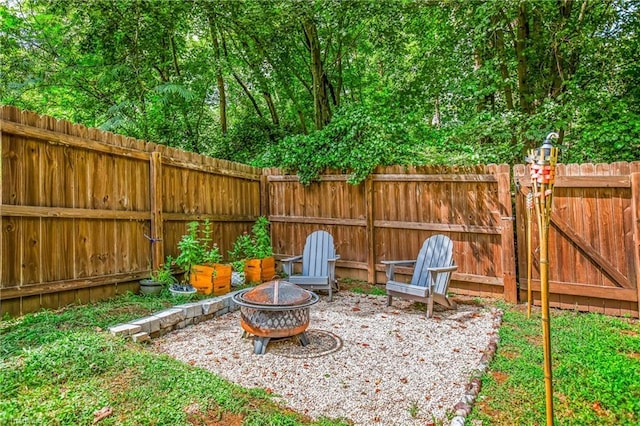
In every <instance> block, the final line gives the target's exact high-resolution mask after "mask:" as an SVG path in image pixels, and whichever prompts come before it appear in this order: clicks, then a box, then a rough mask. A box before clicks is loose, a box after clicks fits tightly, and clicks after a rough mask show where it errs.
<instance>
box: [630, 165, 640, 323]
mask: <svg viewBox="0 0 640 426" xmlns="http://www.w3.org/2000/svg"><path fill="white" fill-rule="evenodd" d="M631 218H632V222H631V223H632V224H633V225H632V228H633V230H632V232H633V261H634V263H635V268H634V269H635V271H636V290H637V292H638V318H640V172H632V173H631Z"/></svg>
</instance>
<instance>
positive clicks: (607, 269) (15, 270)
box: [0, 107, 640, 317]
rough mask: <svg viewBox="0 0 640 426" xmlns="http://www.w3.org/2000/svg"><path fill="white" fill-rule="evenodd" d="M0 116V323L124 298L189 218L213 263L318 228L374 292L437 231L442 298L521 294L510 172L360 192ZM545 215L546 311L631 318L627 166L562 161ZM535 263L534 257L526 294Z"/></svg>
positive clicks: (331, 180)
mask: <svg viewBox="0 0 640 426" xmlns="http://www.w3.org/2000/svg"><path fill="white" fill-rule="evenodd" d="M0 112H1V116H0V145H1V152H2V157H1V161H0V176H1V183H2V194H1V195H2V196H1V198H0V220H1V232H0V257H1V259H2V262H1V263H0V316H2V315H3V314H4V313H9V314H10V315H18V314H21V313H25V312H30V311H34V310H37V309H39V308H57V307H59V306H65V305H67V304H69V303H75V302H77V301H80V302H87V301H92V300H98V299H102V298H105V297H109V296H111V295H113V294H115V293H120V292H124V291H128V290H133V289H135V288H136V286H137V284H136V283H135V282H136V281H137V280H138V279H140V278H143V277H146V276H148V274H149V270H150V268H151V267H157V266H158V265H159V264H160V263H161V262H162V261H163V259H164V258H165V256H166V255H173V256H175V255H177V253H176V248H177V242H178V241H179V239H180V237H181V236H182V235H183V234H184V232H185V230H186V226H185V224H186V222H188V221H191V220H203V219H210V220H211V221H212V222H213V225H214V229H213V230H214V239H215V241H216V242H217V243H218V244H219V245H220V247H221V249H222V252H223V253H226V251H227V250H228V249H230V248H231V244H232V242H233V241H234V239H235V238H236V237H237V236H238V235H239V234H241V233H242V232H243V231H246V230H249V229H250V227H251V225H252V224H253V222H254V221H255V220H256V218H257V217H258V216H259V215H266V216H267V217H268V218H269V220H270V221H271V224H272V225H271V235H272V240H273V246H274V252H275V253H276V254H277V255H279V256H285V255H292V254H298V253H300V252H301V251H302V248H303V245H304V242H305V239H306V236H307V235H308V234H309V233H311V232H312V231H314V230H317V229H325V230H328V231H329V232H331V234H332V235H333V236H334V239H335V242H336V245H337V250H338V253H339V254H340V255H341V258H340V260H339V262H338V275H339V276H340V277H342V278H346V277H351V278H356V279H364V280H367V281H368V282H372V283H384V282H385V277H384V269H383V267H382V264H381V261H382V260H399V259H413V258H415V256H416V255H417V253H418V251H419V249H420V246H421V244H422V242H423V241H424V240H425V239H426V238H427V237H429V236H431V235H433V234H435V233H443V234H446V235H448V236H449V237H450V238H451V239H452V240H453V242H454V258H455V262H456V264H457V265H458V267H459V268H458V271H457V272H456V273H454V274H453V277H452V285H451V290H452V291H454V292H455V293H458V294H466V295H477V296H496V297H502V298H504V299H505V300H507V301H510V302H516V301H517V300H518V286H517V282H516V249H515V241H514V236H515V235H516V234H515V231H514V225H513V223H514V216H513V212H512V202H513V198H512V190H513V189H512V188H513V182H514V181H513V180H512V179H511V176H512V174H511V171H510V168H509V166H507V165H488V166H476V167H468V168H457V167H450V168H447V167H408V168H403V167H379V168H377V169H376V170H375V171H374V173H373V174H372V175H371V176H369V177H368V178H367V180H366V181H365V182H363V183H361V184H359V185H351V184H349V183H347V179H348V176H347V175H344V174H341V173H338V172H328V173H327V174H325V175H323V176H322V177H321V178H320V181H319V182H315V183H313V184H311V185H310V186H307V187H305V186H303V185H302V184H300V182H299V181H298V178H297V176H295V175H289V174H285V173H283V172H281V171H279V170H274V169H264V170H261V169H257V168H252V167H249V166H245V165H240V164H235V163H231V162H227V161H222V160H215V159H212V158H209V157H205V156H200V155H197V154H192V153H187V152H183V151H179V150H176V149H172V148H168V147H165V146H162V145H156V144H153V143H148V142H144V141H139V140H135V139H131V138H126V137H122V136H118V135H114V134H111V133H106V132H101V131H99V130H96V129H87V128H85V127H83V126H78V125H72V124H71V123H69V122H67V121H60V120H55V119H53V118H51V117H41V116H39V115H37V114H34V113H31V112H23V111H20V110H18V109H16V108H13V107H2V108H1V109H0ZM513 176H514V178H515V182H516V183H518V185H517V186H516V189H517V190H516V194H517V195H516V203H515V205H516V216H515V218H516V223H517V248H518V250H517V252H518V253H520V255H519V256H518V261H517V263H518V267H519V271H520V276H519V284H520V286H519V288H520V291H521V295H522V294H524V295H526V289H527V287H526V286H527V280H526V270H527V269H526V266H527V264H526V262H527V257H526V255H525V254H526V240H525V225H526V219H525V217H526V216H525V210H524V198H523V197H524V194H525V193H526V192H527V191H528V190H529V187H530V183H529V176H528V172H527V170H526V169H525V167H524V166H516V167H515V168H514V170H513ZM553 207H554V208H553V215H552V222H551V223H552V226H551V234H550V261H551V277H550V280H551V292H552V295H551V302H552V305H553V306H558V307H561V308H572V309H573V308H578V309H582V310H596V311H600V312H605V313H608V314H615V315H625V314H630V315H632V316H636V317H637V316H639V312H640V310H639V308H638V306H639V299H640V297H639V290H638V282H639V281H640V275H639V274H640V272H639V271H640V245H639V244H640V218H639V217H640V163H630V164H629V163H614V164H611V165H606V164H605V165H600V164H599V165H595V166H594V165H591V164H586V165H581V166H580V165H566V166H564V165H560V166H559V167H558V179H557V184H556V190H555V197H554V205H553ZM533 235H534V237H535V238H534V242H533V246H534V247H537V246H538V242H537V231H536V230H534V233H533ZM537 267H538V265H537V258H536V257H535V256H534V279H533V284H532V286H533V287H532V288H533V290H534V295H535V298H536V300H538V299H539V288H540V285H539V279H538V275H537V273H538V272H537ZM399 272H405V273H409V272H410V271H409V270H404V271H403V270H402V269H400V271H399Z"/></svg>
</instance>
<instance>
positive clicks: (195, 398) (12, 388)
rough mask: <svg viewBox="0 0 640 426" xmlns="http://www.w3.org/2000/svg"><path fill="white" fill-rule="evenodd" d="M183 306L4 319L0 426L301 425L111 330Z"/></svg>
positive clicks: (116, 305) (129, 303) (267, 403)
mask: <svg viewBox="0 0 640 426" xmlns="http://www.w3.org/2000/svg"><path fill="white" fill-rule="evenodd" d="M170 302H175V300H174V299H170V298H150V297H141V296H135V295H131V294H129V295H126V296H123V297H118V298H115V299H112V300H110V301H107V302H101V303H98V304H95V305H89V306H80V307H72V308H68V309H65V310H61V311H59V312H41V313H37V314H29V315H26V316H24V317H22V318H20V319H17V320H5V321H2V322H0V396H1V397H0V425H13V424H16V425H17V424H61V425H77V424H91V423H93V421H94V412H95V411H97V410H100V409H102V408H104V407H110V408H111V410H112V414H111V415H110V416H108V417H106V418H104V419H103V420H101V421H100V424H101V425H119V424H127V425H163V424H165V425H190V424H221V425H222V424H224V425H240V424H244V425H297V424H318V425H323V424H339V423H338V422H337V421H333V422H332V421H329V420H322V421H319V422H315V423H314V422H311V421H310V420H309V419H307V418H305V417H304V416H302V415H300V414H298V413H295V412H291V411H289V410H287V409H283V408H281V407H280V406H278V405H276V404H275V403H274V402H272V401H271V398H272V397H271V395H269V394H267V393H266V392H265V391H263V390H247V389H243V388H241V387H239V386H236V385H234V384H232V383H229V382H226V381H224V380H223V379H221V378H219V377H217V376H216V375H214V374H211V373H209V372H207V371H204V370H202V369H199V368H196V367H192V366H190V365H188V364H184V363H181V362H179V361H176V360H174V359H173V358H170V357H169V356H166V355H158V354H155V353H152V352H151V351H148V350H146V349H145V348H144V346H141V345H138V344H134V343H131V342H127V341H125V340H123V339H121V338H116V337H113V336H111V335H110V334H109V333H108V332H106V331H102V330H106V329H107V327H109V326H111V325H115V324H118V323H120V322H123V321H127V320H131V319H135V318H139V317H141V316H143V315H147V314H149V313H151V312H153V311H157V310H161V309H163V308H164V307H166V306H168V305H169V304H170Z"/></svg>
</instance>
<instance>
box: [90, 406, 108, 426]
mask: <svg viewBox="0 0 640 426" xmlns="http://www.w3.org/2000/svg"><path fill="white" fill-rule="evenodd" d="M111 414H113V410H112V409H111V407H103V408H101V409H100V410H97V411H94V412H93V424H96V423H98V422H99V421H100V420H102V419H106V418H107V417H109V416H110V415H111Z"/></svg>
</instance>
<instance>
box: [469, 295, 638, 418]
mask: <svg viewBox="0 0 640 426" xmlns="http://www.w3.org/2000/svg"><path fill="white" fill-rule="evenodd" d="M551 348H552V356H553V381H554V406H555V407H554V408H555V417H556V420H557V423H558V424H581V425H603V424H610V425H614V424H615V425H632V424H638V422H639V421H640V386H639V385H638V383H639V382H640V359H638V354H640V325H639V324H638V322H637V321H633V320H631V321H629V320H624V319H620V318H613V317H606V316H603V315H600V314H584V313H578V312H567V311H565V312H554V313H553V315H552V317H551ZM498 379H499V380H498ZM482 382H483V386H482V390H481V392H480V395H479V397H478V400H479V401H481V403H480V404H476V406H475V408H474V411H473V412H472V414H471V416H470V417H469V420H476V419H480V420H483V421H486V422H489V423H492V424H493V423H495V424H543V423H544V415H545V399H544V396H545V391H544V372H543V351H542V340H541V328H540V316H539V315H533V316H532V318H531V319H530V320H527V318H526V313H525V312H524V310H523V309H518V308H509V307H506V312H505V314H504V316H503V324H502V326H501V327H500V344H499V348H498V351H497V353H496V356H495V358H494V360H493V361H492V362H491V364H490V369H489V371H488V372H487V373H486V374H485V375H484V376H483V378H482Z"/></svg>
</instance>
